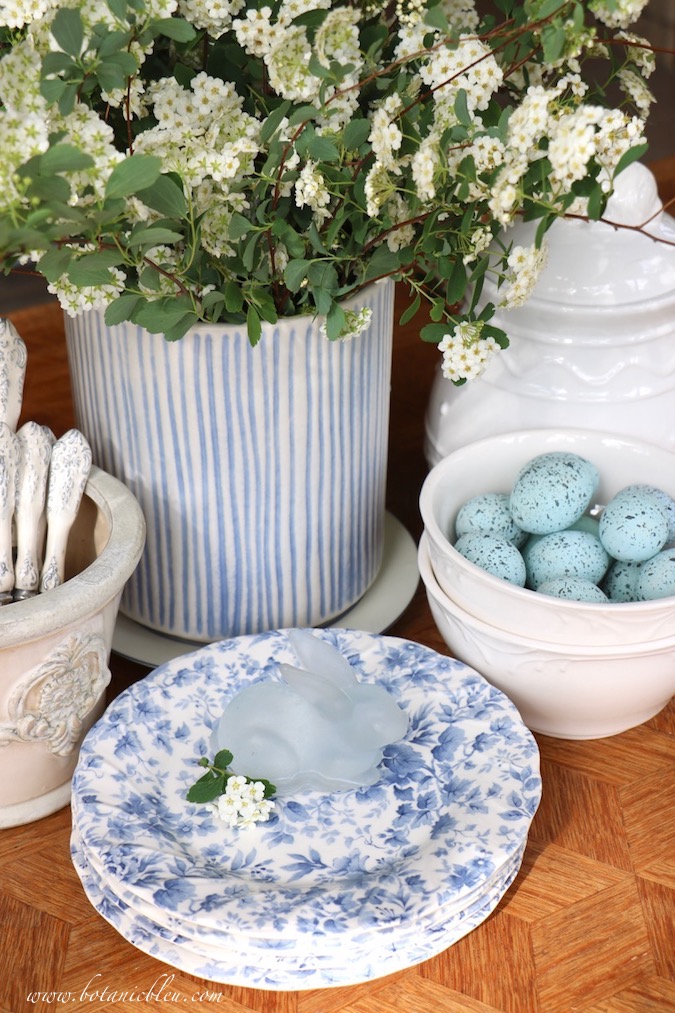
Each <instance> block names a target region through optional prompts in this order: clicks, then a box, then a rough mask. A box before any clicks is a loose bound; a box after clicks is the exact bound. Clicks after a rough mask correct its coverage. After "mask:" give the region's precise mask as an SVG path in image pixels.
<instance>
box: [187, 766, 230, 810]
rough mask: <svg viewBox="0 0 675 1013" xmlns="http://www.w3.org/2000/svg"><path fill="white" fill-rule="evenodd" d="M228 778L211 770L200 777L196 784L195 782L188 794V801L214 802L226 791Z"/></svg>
mask: <svg viewBox="0 0 675 1013" xmlns="http://www.w3.org/2000/svg"><path fill="white" fill-rule="evenodd" d="M225 781H226V778H225V776H224V775H223V774H218V775H214V774H213V773H212V772H211V771H209V773H208V774H205V775H204V777H200V778H199V780H198V781H197V782H196V784H193V785H192V787H191V788H190V790H189V791H188V793H187V795H186V796H185V797H186V798H187V800H188V802H198V803H199V802H201V803H203V802H213V800H214V799H216V798H218V796H219V795H222V794H223V792H224V791H225Z"/></svg>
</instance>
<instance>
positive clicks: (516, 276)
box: [499, 244, 548, 309]
mask: <svg viewBox="0 0 675 1013" xmlns="http://www.w3.org/2000/svg"><path fill="white" fill-rule="evenodd" d="M547 256H548V248H547V246H546V244H542V246H541V247H536V246H534V245H533V246H514V247H513V249H512V250H511V253H510V254H509V256H508V258H507V261H506V263H507V268H508V272H507V276H506V281H507V283H506V285H505V286H504V287H502V289H501V290H500V292H501V299H500V302H499V305H500V306H505V307H507V308H509V309H512V308H513V307H515V306H522V305H523V303H525V302H526V301H527V300H528V299H529V297H530V295H531V294H532V290H533V289H534V286H535V285H536V283H537V279H538V278H539V275H540V273H541V271H542V269H543V267H544V265H545V264H546V259H547Z"/></svg>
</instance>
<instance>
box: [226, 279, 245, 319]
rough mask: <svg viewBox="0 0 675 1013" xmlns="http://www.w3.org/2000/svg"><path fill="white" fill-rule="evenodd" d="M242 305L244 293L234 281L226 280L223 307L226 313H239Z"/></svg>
mask: <svg viewBox="0 0 675 1013" xmlns="http://www.w3.org/2000/svg"><path fill="white" fill-rule="evenodd" d="M243 305H244V293H243V292H242V290H241V288H240V287H239V285H238V284H237V282H236V281H228V283H227V285H226V286H225V309H226V310H227V312H228V313H241V310H242V307H243Z"/></svg>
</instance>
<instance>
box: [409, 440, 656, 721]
mask: <svg viewBox="0 0 675 1013" xmlns="http://www.w3.org/2000/svg"><path fill="white" fill-rule="evenodd" d="M558 450H565V451H568V452H571V453H575V454H579V455H581V456H582V457H585V458H586V459H588V460H590V461H591V462H592V463H593V464H595V466H596V467H597V469H598V471H599V473H600V486H599V488H598V490H597V492H596V501H597V505H602V504H604V503H607V502H608V501H609V500H610V499H611V497H612V496H613V495H614V494H615V493H617V492H618V491H619V490H620V489H622V488H623V487H624V486H626V485H631V484H634V483H645V484H649V485H654V486H657V487H659V488H661V489H663V490H664V491H665V492H667V493H669V494H670V495H671V496H675V455H673V454H671V453H669V452H668V451H666V450H663V449H660V448H658V447H654V446H650V445H648V444H645V443H640V442H638V441H633V440H630V439H627V438H624V437H621V436H616V435H612V434H608V433H600V432H594V431H590V430H573V429H567V430H556V429H541V430H524V431H519V432H512V433H504V434H502V435H499V436H494V437H488V438H486V439H483V440H479V441H476V442H474V443H471V444H468V445H467V446H465V447H462V448H460V449H458V450H456V451H454V452H453V453H451V454H449V455H448V456H447V457H446V458H444V459H443V460H442V461H440V462H439V463H438V464H437V465H436V466H435V467H434V468H433V469H432V470H431V471H430V472H429V475H428V476H427V479H426V480H425V483H424V485H423V487H422V491H421V496H420V511H421V514H422V518H423V521H424V535H423V537H422V539H421V541H420V546H419V554H418V558H419V567H420V572H421V575H422V579H423V581H424V584H425V586H426V590H427V596H428V599H429V605H430V608H431V611H432V614H433V617H434V620H435V622H436V624H437V626H438V628H439V631H440V632H441V634H442V636H443V639H444V640H445V642H446V643H447V645H448V647H449V648H450V650H451V651H452V653H453V654H454V655H455V657H457V658H460V659H461V660H462V661H464V662H466V663H467V664H469V665H472V666H473V667H474V668H476V669H477V670H478V671H480V672H481V673H482V674H483V675H484V676H485V677H486V678H487V679H489V680H490V681H491V682H492V683H493V684H494V685H495V686H498V687H499V688H500V689H502V690H503V691H504V692H505V693H506V694H507V695H508V696H509V697H510V698H511V699H512V700H513V701H514V703H515V704H516V706H517V707H518V709H519V711H520V713H521V715H522V717H523V720H524V721H525V723H526V724H527V726H528V727H529V728H531V729H532V730H533V731H536V732H542V733H545V734H548V735H552V736H557V737H561V738H570V739H576V738H578V739H589V738H601V737H604V736H608V735H614V734H617V733H619V732H622V731H625V730H627V729H629V728H632V727H634V726H636V725H638V724H641V723H642V722H644V721H646V720H648V719H649V718H651V717H653V716H654V715H655V714H657V713H658V712H659V711H660V710H661V709H662V708H663V707H665V706H666V704H667V703H668V702H669V700H670V698H671V697H672V696H673V694H675V598H673V597H668V598H661V599H656V600H652V601H642V602H622V603H618V602H608V603H607V604H605V603H594V604H590V603H587V602H576V601H570V600H568V599H561V598H554V597H549V596H547V595H544V594H538V593H536V592H534V591H530V590H528V589H526V588H521V587H517V586H516V585H514V584H512V583H509V582H508V581H506V580H502V579H500V578H499V577H495V576H494V575H492V574H490V573H487V572H486V571H484V570H482V569H480V568H479V567H478V566H476V565H475V564H473V563H471V562H469V560H467V559H465V558H464V557H463V556H462V555H461V554H460V553H459V552H457V550H456V549H455V548H454V546H453V541H454V538H455V531H454V524H455V518H456V516H457V513H458V511H459V509H460V507H461V506H462V505H463V504H464V503H465V502H466V501H467V500H469V499H471V498H472V497H473V496H476V495H479V494H481V493H488V492H502V493H508V492H510V490H511V488H512V487H513V484H514V481H515V478H516V475H517V474H518V471H519V470H520V468H521V467H522V466H523V465H525V464H527V463H528V462H529V461H530V460H532V459H533V458H534V457H536V456H537V455H538V454H542V453H548V452H550V451H558Z"/></svg>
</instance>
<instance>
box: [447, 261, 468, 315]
mask: <svg viewBox="0 0 675 1013" xmlns="http://www.w3.org/2000/svg"><path fill="white" fill-rule="evenodd" d="M465 291H466V267H465V266H464V263H463V261H462V258H461V257H460V256H455V263H454V265H453V268H452V274H451V275H450V278H449V280H448V285H447V289H446V293H445V298H446V299H447V301H448V303H449V304H450V305H451V306H452V304H453V303H457V302H460V300H461V299H463V297H464V293H465Z"/></svg>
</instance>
